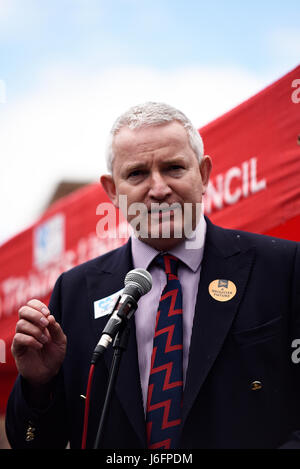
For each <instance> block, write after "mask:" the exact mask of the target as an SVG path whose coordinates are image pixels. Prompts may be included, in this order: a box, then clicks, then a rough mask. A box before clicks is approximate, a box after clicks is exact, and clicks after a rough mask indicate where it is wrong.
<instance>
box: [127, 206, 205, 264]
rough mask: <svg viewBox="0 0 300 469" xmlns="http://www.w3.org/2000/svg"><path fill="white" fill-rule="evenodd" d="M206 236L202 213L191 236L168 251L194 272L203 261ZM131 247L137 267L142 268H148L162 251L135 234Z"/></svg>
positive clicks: (132, 237)
mask: <svg viewBox="0 0 300 469" xmlns="http://www.w3.org/2000/svg"><path fill="white" fill-rule="evenodd" d="M205 236H206V221H205V218H204V216H203V215H201V218H200V221H199V223H198V225H197V227H196V229H195V231H193V233H192V235H191V237H190V238H189V239H187V240H185V241H183V242H182V243H180V244H179V245H178V246H176V247H175V248H173V249H170V251H168V252H169V253H170V254H173V255H174V256H176V257H177V258H178V259H180V260H181V261H182V262H183V263H184V264H186V265H187V266H188V267H189V268H190V269H191V270H192V271H193V272H196V271H197V269H198V268H199V266H200V264H201V262H202V258H203V251H204V243H205ZM131 249H132V261H133V266H134V268H135V269H136V268H142V269H146V270H147V269H148V267H149V265H150V264H151V262H152V261H153V259H154V258H155V257H156V256H157V255H158V254H159V253H160V252H159V251H158V250H157V249H155V248H153V247H152V246H149V245H148V244H146V243H144V242H143V241H141V240H139V239H138V238H137V237H136V236H135V235H134V234H132V236H131Z"/></svg>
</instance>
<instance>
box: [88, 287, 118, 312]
mask: <svg viewBox="0 0 300 469" xmlns="http://www.w3.org/2000/svg"><path fill="white" fill-rule="evenodd" d="M123 290H124V288H122V289H121V290H119V291H117V292H116V293H113V294H112V295H109V296H106V297H105V298H101V300H97V301H94V317H95V319H98V318H101V317H102V316H106V315H108V314H111V313H112V310H113V307H114V306H115V303H116V301H117V299H118V297H119V296H120V295H122V293H123Z"/></svg>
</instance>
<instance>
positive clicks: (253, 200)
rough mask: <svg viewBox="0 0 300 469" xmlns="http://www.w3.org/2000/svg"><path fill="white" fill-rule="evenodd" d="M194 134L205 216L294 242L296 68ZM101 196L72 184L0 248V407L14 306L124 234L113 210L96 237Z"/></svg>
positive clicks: (298, 162)
mask: <svg viewBox="0 0 300 469" xmlns="http://www.w3.org/2000/svg"><path fill="white" fill-rule="evenodd" d="M200 133H201V135H202V136H203V139H204V143H205V150H206V154H209V155H211V157H212V160H213V165H214V166H213V173H212V178H211V182H210V184H209V187H208V191H207V195H206V198H205V212H206V214H207V215H208V216H209V217H210V219H211V220H212V221H213V222H215V223H217V224H219V225H221V226H224V227H229V228H240V229H243V230H248V231H253V232H257V233H267V234H271V235H273V236H280V237H283V238H288V239H293V240H297V241H300V230H299V228H300V192H299V185H300V184H299V183H300V178H299V174H300V67H297V68H296V69H295V70H293V71H292V72H290V73H289V74H287V75H286V76H284V77H283V78H282V79H280V80H278V81H277V82H275V83H274V84H272V85H271V86H269V87H268V88H266V89H265V90H263V91H262V92H260V93H259V94H257V95H256V96H254V97H252V98H251V99H249V100H248V101H246V102H244V103H243V104H241V105H240V106H238V107H236V108H235V109H233V110H232V111H230V112H228V113H227V114H225V115H224V116H222V117H220V118H219V119H217V120H215V121H214V122H212V123H210V124H209V125H207V126H205V127H204V128H202V129H200ZM104 202H107V203H109V201H108V199H107V197H106V195H105V193H104V191H103V190H102V188H101V187H100V186H99V185H96V184H92V185H90V186H87V187H85V188H83V189H80V190H79V191H77V192H75V193H73V194H71V195H70V196H67V197H65V198H64V199H62V200H60V201H58V202H57V203H55V204H54V205H53V206H52V207H51V208H50V209H49V210H47V212H46V213H45V214H44V215H43V216H42V217H41V219H39V220H37V222H36V223H35V224H34V225H33V226H31V227H30V228H28V229H27V230H25V231H24V232H22V233H20V234H19V235H17V236H15V237H14V238H13V239H11V240H10V241H8V242H7V243H5V244H4V245H3V246H1V247H0V382H1V391H0V413H3V412H4V411H5V406H6V401H7V397H8V394H9V391H10V389H11V386H12V384H13V381H14V379H15V376H16V369H15V365H14V360H13V358H12V356H11V352H10V346H11V341H12V337H13V335H14V331H15V324H16V321H17V317H18V314H17V312H18V308H19V307H20V306H21V305H22V304H24V303H25V302H27V301H28V300H29V299H30V298H39V299H40V300H42V301H44V302H46V303H47V302H48V300H49V297H50V294H51V291H52V288H53V286H54V283H55V280H56V279H57V277H58V276H59V274H60V273H61V272H63V271H65V270H68V269H70V268H71V267H73V266H75V265H77V264H79V263H82V262H85V261H87V260H89V259H92V258H94V257H96V256H98V255H100V254H102V253H104V252H107V251H108V250H110V249H114V248H115V247H117V246H119V245H121V244H123V243H124V242H125V241H126V239H127V236H128V233H127V225H126V223H125V222H124V221H122V220H121V222H120V223H119V219H118V214H117V218H116V219H115V220H114V221H113V225H114V226H110V229H111V230H114V229H116V230H117V236H116V237H115V238H113V237H107V238H106V239H103V238H101V237H99V236H97V231H98V232H99V229H101V220H102V221H103V215H105V213H104V212H103V211H101V210H99V204H103V203H104ZM97 207H98V209H97ZM101 207H102V208H103V205H101ZM107 207H109V205H108V206H107ZM99 223H100V225H99ZM102 228H103V226H102ZM102 231H103V230H102Z"/></svg>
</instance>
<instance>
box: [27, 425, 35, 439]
mask: <svg viewBox="0 0 300 469" xmlns="http://www.w3.org/2000/svg"><path fill="white" fill-rule="evenodd" d="M34 432H35V427H34V426H33V425H32V423H31V422H30V423H29V425H28V427H27V430H26V437H25V441H32V440H34V437H35V434H34Z"/></svg>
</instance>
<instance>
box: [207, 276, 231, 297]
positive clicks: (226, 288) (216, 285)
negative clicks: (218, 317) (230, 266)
mask: <svg viewBox="0 0 300 469" xmlns="http://www.w3.org/2000/svg"><path fill="white" fill-rule="evenodd" d="M208 291H209V294H210V296H212V297H213V298H214V300H217V301H229V300H231V299H232V298H233V297H234V296H235V294H236V286H235V284H234V283H233V282H231V280H223V279H217V280H213V281H212V282H210V284H209V287H208Z"/></svg>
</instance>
